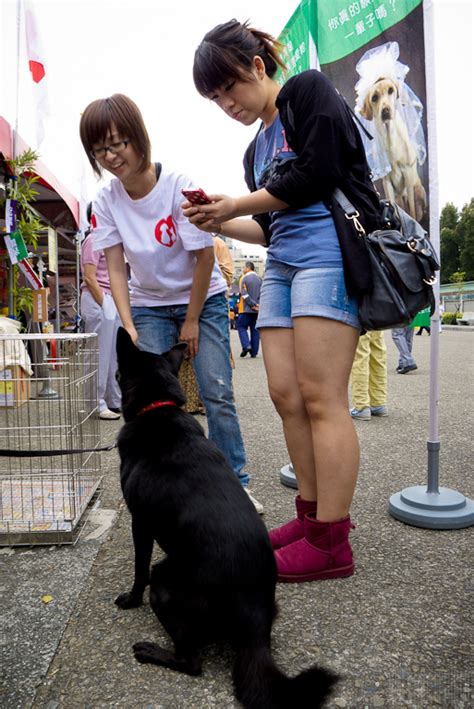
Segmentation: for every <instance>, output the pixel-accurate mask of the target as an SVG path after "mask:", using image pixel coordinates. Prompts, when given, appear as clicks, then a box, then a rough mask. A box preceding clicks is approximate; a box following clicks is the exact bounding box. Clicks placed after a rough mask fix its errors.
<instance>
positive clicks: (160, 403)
mask: <svg viewBox="0 0 474 709" xmlns="http://www.w3.org/2000/svg"><path fill="white" fill-rule="evenodd" d="M161 406H178V404H177V403H176V401H171V400H170V401H154V402H153V403H152V404H148V406H145V407H144V408H143V409H142V410H141V411H139V412H138V415H139V416H141V415H142V414H146V413H147V411H153V409H159V408H160V407H161Z"/></svg>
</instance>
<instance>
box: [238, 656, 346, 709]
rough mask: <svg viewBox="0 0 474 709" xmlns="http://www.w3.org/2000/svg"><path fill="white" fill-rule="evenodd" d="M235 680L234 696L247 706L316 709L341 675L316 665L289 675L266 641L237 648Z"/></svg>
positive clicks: (263, 708)
mask: <svg viewBox="0 0 474 709" xmlns="http://www.w3.org/2000/svg"><path fill="white" fill-rule="evenodd" d="M233 680H234V688H235V696H236V697H237V699H238V700H239V701H240V702H241V703H242V704H243V706H244V707H245V708H246V709H290V707H295V706H298V707H303V706H307V707H311V709H317V707H321V706H322V705H323V702H324V700H325V699H326V698H327V697H328V696H329V695H330V694H331V690H332V687H333V685H335V684H336V682H337V681H338V677H337V675H335V674H333V673H332V672H329V671H328V670H325V669H323V668H320V667H317V666H316V665H314V666H313V667H310V668H309V669H307V670H305V671H304V672H301V673H300V674H299V675H297V676H296V677H287V676H286V675H284V674H283V672H281V670H279V669H278V667H277V666H276V664H275V662H274V660H273V658H272V655H271V652H270V647H269V645H268V643H265V644H262V645H260V646H258V647H257V648H256V647H255V646H253V647H250V646H247V647H246V648H244V649H240V650H239V651H237V657H236V661H235V664H234V671H233Z"/></svg>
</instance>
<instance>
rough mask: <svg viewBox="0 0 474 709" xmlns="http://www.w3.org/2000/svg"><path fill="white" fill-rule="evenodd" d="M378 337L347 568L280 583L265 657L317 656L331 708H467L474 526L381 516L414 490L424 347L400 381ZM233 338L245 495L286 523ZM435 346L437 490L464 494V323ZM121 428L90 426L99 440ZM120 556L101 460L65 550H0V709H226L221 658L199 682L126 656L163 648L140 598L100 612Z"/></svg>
mask: <svg viewBox="0 0 474 709" xmlns="http://www.w3.org/2000/svg"><path fill="white" fill-rule="evenodd" d="M386 341H387V346H388V351H389V401H388V405H389V411H390V416H389V417H388V418H382V419H372V420H371V421H368V422H365V421H357V422H356V427H357V431H358V434H359V438H360V444H361V468H360V477H359V482H358V486H357V490H356V495H355V499H354V505H353V510H352V517H353V519H354V521H355V522H356V525H357V528H356V530H355V531H354V532H353V533H352V536H351V541H352V545H353V549H354V554H355V558H356V563H357V569H356V573H355V575H354V576H353V577H351V578H349V579H336V580H331V581H322V582H313V583H306V584H296V585H293V584H290V585H278V587H277V599H278V603H279V606H280V613H279V616H278V618H277V620H276V623H275V626H274V632H273V648H274V655H275V658H276V660H277V661H278V663H279V664H280V666H281V667H282V669H284V670H285V671H286V672H287V673H289V674H296V673H298V672H300V671H301V670H303V669H304V668H307V667H309V666H310V665H311V664H313V663H315V662H317V663H321V664H323V665H324V666H326V667H328V668H330V669H332V670H335V671H336V672H339V673H340V674H341V675H342V680H341V682H340V683H339V685H338V686H337V689H336V692H335V694H334V696H333V697H332V698H331V700H330V701H329V702H328V707H354V708H357V709H358V708H359V707H360V708H365V707H391V708H392V707H393V708H398V707H405V706H408V707H416V708H419V709H425V708H431V707H443V708H448V709H450V708H451V707H452V708H453V709H464V708H465V709H467V708H468V707H473V706H474V682H473V679H474V671H473V667H474V663H473V655H474V653H473V637H474V633H473V608H474V579H473V575H472V566H473V564H472V562H473V555H472V542H473V529H474V528H470V529H463V530H456V531H433V530H425V529H419V528H415V527H410V526H407V525H405V524H403V523H401V522H398V521H396V520H395V519H393V518H392V517H391V516H390V515H389V513H388V509H387V508H388V500H389V497H390V495H392V494H393V493H394V492H397V491H400V490H402V489H403V488H405V487H409V486H412V485H423V484H424V483H425V482H426V470H427V453H426V439H427V434H428V423H429V414H428V393H429V342H430V339H429V337H428V336H427V335H426V334H424V335H423V336H422V337H415V340H414V354H415V358H416V360H417V363H418V367H419V368H418V370H417V371H416V372H412V373H410V374H407V375H403V376H402V375H397V374H396V373H395V367H396V364H397V353H396V350H395V348H394V346H393V344H392V341H391V337H390V333H386ZM232 344H233V350H234V355H235V361H236V370H235V379H234V382H235V392H236V400H237V405H238V410H239V414H240V418H241V423H242V429H243V434H244V439H245V442H246V446H247V452H248V460H249V469H250V470H251V471H252V473H253V478H252V483H251V487H252V491H253V493H254V494H255V496H256V497H257V498H258V499H259V500H260V501H261V502H263V504H264V505H265V510H266V514H265V516H264V520H265V522H266V523H267V525H268V527H272V526H276V525H278V524H281V523H283V522H285V521H287V519H289V518H290V517H291V516H292V514H293V496H294V491H293V490H292V489H290V488H288V487H284V486H283V485H281V483H280V482H279V471H280V468H281V467H282V465H284V464H286V463H287V462H288V460H287V454H286V452H285V445H284V441H283V436H282V432H281V425H280V421H279V418H278V416H277V414H276V413H275V412H274V410H273V406H272V404H271V402H270V400H269V397H268V393H267V389H266V380H265V373H264V369H263V363H262V359H261V357H260V356H259V357H258V358H256V359H250V358H245V359H240V358H239V356H238V355H239V351H240V348H239V346H238V341H237V336H236V334H235V333H232ZM440 350H441V354H440V357H441V364H440V437H441V457H440V484H441V485H443V486H445V487H449V488H452V489H455V490H457V491H459V492H462V493H463V494H465V495H467V496H469V497H470V498H473V497H474V482H473V475H472V473H473V440H474V436H473V433H474V431H473V416H472V408H473V401H474V397H473V393H474V333H473V332H472V329H469V330H468V329H465V328H456V329H449V328H445V330H444V331H443V333H442V334H441V337H440ZM200 420H201V421H203V419H202V417H200ZM119 426H120V422H118V423H117V422H105V421H104V422H101V432H102V437H103V441H104V442H108V441H109V440H110V439H111V438H112V437H114V436H115V435H116V433H117V431H118V429H119ZM159 554H160V552H159V550H156V556H157V557H159ZM132 562H133V553H132V540H131V533H130V522H129V515H128V512H127V510H126V509H125V508H124V505H123V502H122V498H121V493H120V486H119V479H118V459H117V454H116V452H115V451H114V452H112V453H107V454H104V455H103V483H102V494H101V498H100V502H99V504H96V507H95V509H94V510H92V512H91V513H90V516H89V520H88V522H87V524H86V526H85V528H84V531H83V533H82V535H81V537H80V539H79V541H78V542H77V544H76V545H75V546H62V547H29V548H14V549H10V548H3V549H0V571H1V581H0V590H1V593H2V601H1V607H2V621H1V630H0V652H1V665H2V669H1V679H0V706H1V707H2V709H14V708H17V707H22V708H23V707H33V708H34V709H76V708H77V709H82V708H84V709H86V708H87V709H91V708H94V709H95V708H99V707H100V708H102V707H104V708H105V707H119V708H120V709H122V708H123V709H125V708H127V709H129V708H130V709H135V708H136V709H184V708H185V707H186V709H207V708H209V709H210V708H211V707H212V708H213V707H218V708H219V709H224V708H226V709H227V708H230V707H237V703H236V702H235V700H234V698H233V694H232V687H231V679H230V676H231V670H230V661H231V658H230V656H229V655H227V654H225V653H224V654H223V653H222V651H221V650H218V649H216V648H210V649H209V652H208V653H207V654H206V655H205V662H204V674H203V675H202V676H201V677H197V678H193V677H188V676H184V675H180V674H177V673H174V672H171V671H169V670H166V669H163V668H158V667H153V666H151V665H139V664H138V663H137V662H136V661H135V660H134V659H133V655H132V651H131V646H132V644H133V643H134V642H136V641H139V640H143V639H149V640H156V641H158V642H161V643H164V644H167V643H168V642H169V641H168V638H167V637H166V634H165V633H164V631H163V630H162V628H161V627H160V626H159V624H158V622H157V620H156V618H155V616H154V614H153V613H152V611H151V609H150V607H149V605H148V601H147V602H146V603H145V604H144V605H143V606H142V607H141V608H139V609H135V610H129V611H121V610H119V609H118V608H117V607H116V606H115V605H114V603H113V599H114V598H115V596H116V595H118V594H119V593H120V592H122V591H124V590H126V589H127V588H128V587H129V586H130V583H131V580H132V575H133V566H132ZM44 596H51V597H52V600H50V602H47V603H46V602H45V601H44ZM42 599H43V600H42ZM47 600H49V599H47Z"/></svg>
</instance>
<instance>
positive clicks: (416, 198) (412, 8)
mask: <svg viewBox="0 0 474 709" xmlns="http://www.w3.org/2000/svg"><path fill="white" fill-rule="evenodd" d="M280 41H282V43H283V45H284V47H285V60H286V62H287V65H288V66H289V70H290V74H293V73H297V72H298V71H301V70H302V69H305V68H308V67H309V66H311V67H315V68H319V69H321V71H322V72H324V73H325V74H327V75H328V76H329V78H330V79H331V81H332V82H333V83H334V85H335V86H336V87H337V88H338V90H339V91H340V92H341V94H342V95H343V96H344V97H345V99H346V101H347V102H348V104H349V106H351V108H353V109H354V111H355V113H356V115H357V117H358V118H359V120H360V122H361V123H362V124H363V125H364V127H365V128H366V130H367V132H368V133H369V134H370V135H371V136H372V140H370V139H369V138H368V137H367V135H366V133H365V132H364V131H363V130H361V135H362V139H363V141H364V145H365V148H366V152H367V159H368V162H369V165H370V168H371V170H372V174H373V178H374V182H375V185H376V187H377V189H378V190H379V192H380V194H381V195H382V196H385V197H387V198H388V199H390V200H392V201H395V202H397V203H398V204H399V205H400V206H401V207H403V209H405V210H406V211H407V212H408V213H409V214H411V215H412V216H413V217H414V218H415V219H417V220H418V221H420V222H421V223H422V225H423V226H424V228H426V229H428V225H429V212H428V186H429V179H428V178H429V176H428V135H427V121H426V110H425V107H426V79H425V44H424V24H423V2H422V0H397V1H396V2H395V0H357V1H356V2H350V1H349V0H303V2H302V3H301V4H300V6H299V7H298V8H297V10H296V11H295V13H294V14H293V16H292V17H291V19H290V21H289V22H288V23H287V25H286V27H285V28H284V30H283V32H282V33H281V35H280ZM313 47H314V48H315V51H311V50H313ZM302 48H303V49H304V51H303V53H302V52H301V49H302ZM297 51H298V56H296V57H295V52H297ZM287 76H288V74H287Z"/></svg>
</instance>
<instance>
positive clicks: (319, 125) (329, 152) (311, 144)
mask: <svg viewBox="0 0 474 709" xmlns="http://www.w3.org/2000/svg"><path fill="white" fill-rule="evenodd" d="M276 105H277V107H278V109H279V111H280V116H281V120H282V123H283V126H284V128H285V133H286V138H287V141H288V144H289V145H290V147H291V148H292V149H293V150H294V151H295V153H296V155H297V157H296V158H295V160H292V161H289V162H287V163H286V164H285V165H284V171H283V172H282V173H281V174H278V171H277V173H276V175H275V177H274V178H273V179H272V180H270V181H269V182H268V183H267V184H266V185H265V187H266V189H267V190H268V192H270V194H272V195H273V196H274V197H277V198H278V199H281V200H283V201H284V202H287V203H288V204H289V205H291V206H292V207H294V208H298V207H302V206H306V205H308V204H311V203H314V202H318V201H320V200H329V199H330V196H331V194H332V192H333V190H334V188H335V187H337V186H338V185H340V184H341V183H343V182H344V181H345V179H346V178H347V173H348V171H349V170H350V164H351V162H352V154H353V152H354V151H355V150H356V149H357V139H356V136H355V130H356V128H355V126H354V124H353V122H352V120H351V119H350V118H349V117H348V115H347V112H346V109H345V106H344V103H343V100H342V99H341V97H340V96H339V94H338V93H337V91H336V89H335V88H334V86H333V85H332V84H331V82H330V81H329V79H328V78H327V77H325V76H324V74H321V72H318V71H315V70H309V71H306V72H303V73H302V74H299V75H297V76H295V77H293V78H291V79H290V80H289V81H288V82H287V83H286V85H285V86H284V87H283V89H282V90H281V92H280V94H279V96H278V98H277V102H276Z"/></svg>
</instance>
